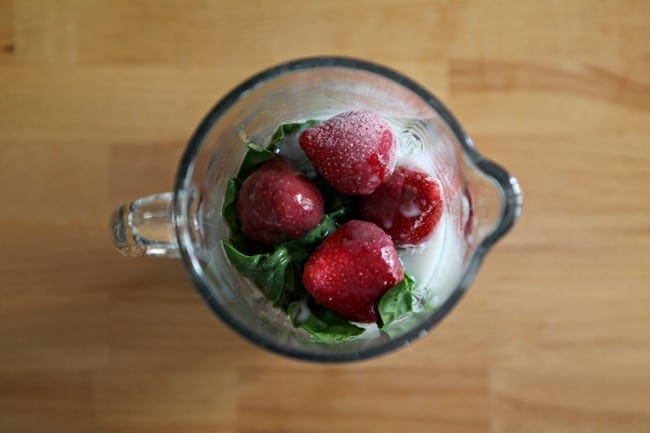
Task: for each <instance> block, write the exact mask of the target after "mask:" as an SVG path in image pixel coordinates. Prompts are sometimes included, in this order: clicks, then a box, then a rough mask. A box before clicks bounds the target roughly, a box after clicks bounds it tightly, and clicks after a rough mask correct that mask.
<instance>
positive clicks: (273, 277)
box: [223, 242, 291, 303]
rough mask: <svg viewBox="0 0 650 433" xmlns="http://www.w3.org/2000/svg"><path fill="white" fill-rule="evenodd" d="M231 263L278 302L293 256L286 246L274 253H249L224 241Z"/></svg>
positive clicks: (271, 298)
mask: <svg viewBox="0 0 650 433" xmlns="http://www.w3.org/2000/svg"><path fill="white" fill-rule="evenodd" d="M223 246H224V249H225V250H226V255H227V256H228V259H229V260H230V263H232V265H233V266H234V267H235V268H237V270H238V271H239V272H240V273H241V274H242V275H243V276H245V277H247V278H250V279H251V280H253V282H254V283H255V284H256V285H257V287H259V289H260V290H261V291H262V293H264V295H265V296H266V297H267V298H269V299H270V300H271V301H272V302H273V303H277V302H278V301H279V300H280V297H281V296H282V291H283V289H284V287H285V284H286V280H287V271H288V270H289V271H291V267H290V264H291V257H290V256H289V251H287V249H286V248H282V247H279V248H276V249H275V251H273V252H272V253H264V254H254V255H247V254H244V253H242V252H240V251H238V250H237V249H236V248H235V247H234V246H233V245H232V244H230V243H229V242H223Z"/></svg>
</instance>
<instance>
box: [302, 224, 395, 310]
mask: <svg viewBox="0 0 650 433" xmlns="http://www.w3.org/2000/svg"><path fill="white" fill-rule="evenodd" d="M403 278H404V269H403V268H402V263H401V262H400V260H399V258H398V256H397V251H396V250H395V246H394V245H393V242H392V241H391V239H390V237H389V236H388V235H387V234H386V233H384V231H383V230H382V229H380V228H379V227H377V226H376V225H375V224H373V223H370V222H367V221H359V220H351V221H348V222H347V223H345V224H343V225H342V226H341V227H339V228H338V229H337V230H336V231H335V232H334V233H332V234H331V235H330V236H329V237H328V238H327V239H325V241H323V243H322V244H321V245H320V246H319V247H318V248H317V249H316V250H315V251H314V253H312V255H311V256H309V258H308V259H307V262H306V263H305V267H304V271H303V275H302V281H303V284H304V285H305V288H306V289H307V291H308V292H309V293H310V294H311V296H312V297H313V298H314V300H315V301H316V302H317V303H318V304H320V305H322V306H323V307H325V308H328V309H330V310H332V311H333V312H335V313H336V314H338V315H339V316H341V317H343V318H344V319H347V320H352V321H355V322H368V323H370V322H376V321H377V303H378V302H379V299H380V298H381V296H382V295H383V294H384V293H385V292H386V291H388V290H389V289H390V288H392V287H393V286H395V285H396V284H397V283H398V282H400V281H401V280H402V279H403Z"/></svg>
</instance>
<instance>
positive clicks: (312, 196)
mask: <svg viewBox="0 0 650 433" xmlns="http://www.w3.org/2000/svg"><path fill="white" fill-rule="evenodd" d="M323 214H324V208H323V197H322V195H321V193H320V191H319V189H318V188H317V187H316V186H315V185H314V184H312V183H311V182H310V181H309V179H307V177H306V176H304V175H302V174H301V173H299V172H297V171H295V170H294V169H293V168H292V167H291V166H290V165H289V163H288V162H287V161H286V160H284V159H282V158H279V157H278V158H275V159H273V160H271V161H269V162H267V163H265V164H263V165H262V166H261V167H260V168H258V169H257V170H256V171H254V172H253V173H252V174H251V175H250V176H248V177H247V178H246V180H245V181H244V183H243V184H242V186H241V189H240V190H239V194H238V196H237V215H238V216H239V219H240V221H241V229H242V232H243V233H244V234H245V235H246V236H247V237H248V238H250V239H252V240H254V241H257V242H260V243H262V244H266V245H272V244H276V243H278V242H282V241H285V240H288V239H296V238H299V237H301V236H303V235H305V234H306V233H307V232H308V231H309V230H311V229H313V228H314V227H316V226H317V225H318V224H319V223H320V222H321V220H322V219H323Z"/></svg>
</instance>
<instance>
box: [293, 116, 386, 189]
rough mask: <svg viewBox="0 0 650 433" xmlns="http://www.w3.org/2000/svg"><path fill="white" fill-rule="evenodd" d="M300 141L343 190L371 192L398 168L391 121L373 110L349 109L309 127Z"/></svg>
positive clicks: (327, 177)
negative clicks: (387, 120)
mask: <svg viewBox="0 0 650 433" xmlns="http://www.w3.org/2000/svg"><path fill="white" fill-rule="evenodd" d="M299 144H300V147H301V148H302V150H303V151H304V152H305V154H306V155H307V157H308V158H309V160H310V161H311V162H312V164H313V165H314V167H315V168H316V170H318V172H319V173H320V174H321V175H322V176H323V177H324V178H325V180H326V181H327V182H328V183H329V184H330V185H331V186H333V187H334V189H336V190H338V191H339V192H341V193H343V194H348V195H363V194H370V193H371V192H373V191H374V190H375V189H376V188H377V187H378V186H379V185H380V184H381V183H382V182H383V181H384V179H385V178H386V177H387V176H388V175H390V174H391V173H392V171H393V169H394V168H395V161H396V157H397V139H396V137H395V134H394V133H393V130H392V128H391V126H390V124H388V122H386V121H385V120H384V119H383V118H381V117H380V116H379V115H377V114H375V113H372V112H369V111H349V112H346V113H342V114H339V115H337V116H334V117H332V118H330V119H328V120H326V121H325V122H323V123H321V124H319V125H316V126H313V127H311V128H309V129H306V130H305V131H303V133H302V134H300V138H299Z"/></svg>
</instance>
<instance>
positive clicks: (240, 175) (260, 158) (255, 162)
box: [237, 143, 277, 182]
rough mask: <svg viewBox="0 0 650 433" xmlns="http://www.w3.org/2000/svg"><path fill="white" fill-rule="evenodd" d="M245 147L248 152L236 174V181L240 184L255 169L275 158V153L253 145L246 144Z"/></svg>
mask: <svg viewBox="0 0 650 433" xmlns="http://www.w3.org/2000/svg"><path fill="white" fill-rule="evenodd" d="M246 146H247V147H248V151H247V152H246V155H244V161H242V164H241V167H239V171H238V172H237V180H239V181H240V182H243V181H244V179H246V178H247V177H248V175H250V174H251V173H252V172H253V171H255V169H256V168H257V167H259V166H260V165H262V164H263V163H265V162H266V161H269V160H271V159H273V158H275V157H276V156H277V155H276V153H275V152H273V151H271V150H269V149H267V148H264V147H262V146H258V145H257V144H254V143H246Z"/></svg>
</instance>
